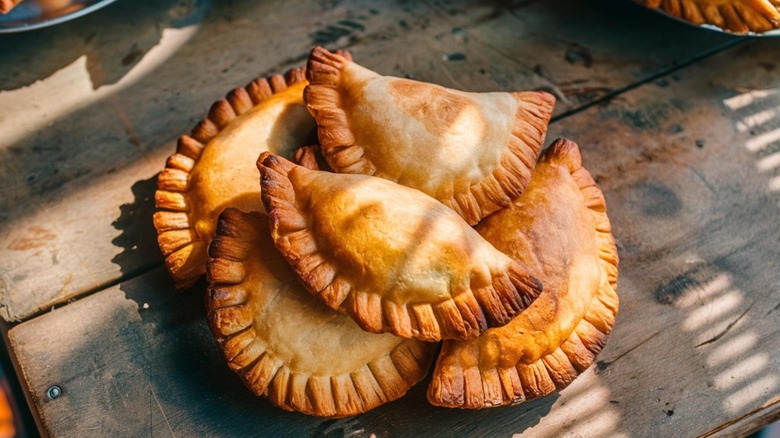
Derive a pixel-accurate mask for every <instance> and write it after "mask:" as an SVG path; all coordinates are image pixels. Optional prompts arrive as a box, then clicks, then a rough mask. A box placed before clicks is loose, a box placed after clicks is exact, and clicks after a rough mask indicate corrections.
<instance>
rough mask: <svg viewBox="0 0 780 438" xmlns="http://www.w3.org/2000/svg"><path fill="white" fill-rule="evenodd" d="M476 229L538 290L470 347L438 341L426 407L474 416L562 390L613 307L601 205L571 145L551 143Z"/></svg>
mask: <svg viewBox="0 0 780 438" xmlns="http://www.w3.org/2000/svg"><path fill="white" fill-rule="evenodd" d="M477 231H479V233H480V234H481V235H482V236H483V237H484V238H485V239H486V240H487V241H488V242H490V243H492V244H493V245H495V247H496V248H497V249H498V250H500V251H503V252H504V253H505V254H507V255H509V256H510V257H512V258H514V259H515V260H519V261H521V262H523V263H524V266H528V267H529V269H530V273H531V274H532V275H534V276H536V277H537V278H539V279H540V280H541V281H542V282H543V283H544V292H542V294H541V295H540V296H539V298H538V299H537V300H536V301H534V303H533V304H531V306H530V307H529V308H528V309H526V310H525V311H524V312H523V313H521V314H520V315H519V316H517V317H516V318H515V319H513V320H512V321H511V322H510V323H509V324H507V325H505V326H503V327H501V328H496V329H490V330H488V331H486V332H485V333H483V334H482V336H480V337H479V338H477V339H474V340H470V341H446V342H445V343H444V345H443V346H442V350H441V353H440V355H439V358H438V360H437V363H436V368H435V371H434V376H433V380H432V382H431V385H430V387H429V390H428V399H429V400H430V402H431V403H433V404H435V405H439V406H447V407H458V408H472V409H474V408H477V409H478V408H483V407H489V406H500V405H507V404H514V403H520V402H523V401H526V400H530V399H533V398H536V397H540V396H543V395H547V394H549V393H551V392H553V391H555V390H556V389H557V390H560V389H562V388H564V387H566V386H567V385H568V384H569V383H571V381H572V380H573V379H574V378H575V377H577V376H578V375H579V374H580V373H581V372H583V371H584V370H585V369H586V368H588V367H589V366H590V365H591V364H592V363H593V361H594V360H595V356H596V355H597V354H598V353H599V352H600V351H601V349H602V348H603V346H604V343H605V342H606V339H607V335H608V334H609V332H610V330H611V328H612V324H613V323H614V319H615V315H616V313H617V309H618V297H617V294H616V293H615V287H616V284H617V266H618V255H617V250H616V248H615V243H614V239H613V237H612V234H611V231H610V223H609V219H608V218H607V215H606V206H605V203H604V197H603V195H602V193H601V190H599V188H598V186H597V185H596V183H595V182H594V181H593V179H592V178H591V176H590V174H589V173H588V171H587V170H585V169H584V168H583V167H582V164H581V157H580V153H579V150H578V148H577V145H576V144H574V143H573V142H571V141H568V140H558V141H557V142H556V143H555V144H554V145H553V146H552V147H551V148H550V149H549V150H547V151H545V153H544V154H543V155H542V159H541V160H540V161H539V164H538V165H537V166H536V169H535V170H534V174H533V178H532V179H531V184H530V185H529V186H528V189H527V190H526V192H525V193H523V195H522V196H520V197H519V198H518V199H517V200H516V201H515V202H514V203H513V204H512V206H511V207H509V208H506V209H504V210H501V211H499V212H497V213H495V214H493V215H492V216H490V217H488V218H487V219H485V220H484V221H482V222H481V223H480V224H479V225H478V226H477Z"/></svg>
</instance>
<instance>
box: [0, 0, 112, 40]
mask: <svg viewBox="0 0 780 438" xmlns="http://www.w3.org/2000/svg"><path fill="white" fill-rule="evenodd" d="M115 1H116V0H24V1H22V2H21V3H19V4H18V5H17V6H16V7H15V8H14V9H12V10H11V12H9V13H8V14H5V15H2V14H0V33H13V32H24V31H26V30H33V29H40V28H42V27H48V26H54V25H55V24H60V23H64V22H66V21H70V20H73V19H74V18H78V17H81V16H83V15H86V14H89V13H90V12H94V11H97V10H98V9H100V8H103V7H105V6H108V5H110V4H111V3H113V2H115Z"/></svg>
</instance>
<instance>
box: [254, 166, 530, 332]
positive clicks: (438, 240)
mask: <svg viewBox="0 0 780 438" xmlns="http://www.w3.org/2000/svg"><path fill="white" fill-rule="evenodd" d="M258 167H259V168H260V173H261V175H262V180H261V185H262V196H263V203H264V204H265V206H266V209H267V210H268V214H269V217H270V221H271V235H272V237H273V239H274V242H275V243H276V246H277V248H279V250H280V251H281V253H282V255H283V256H284V257H285V258H286V259H287V261H289V262H290V264H291V265H292V266H293V269H294V270H295V271H296V273H297V274H298V275H299V277H300V278H301V280H302V281H303V283H304V284H305V285H306V287H307V289H309V291H310V292H311V293H313V294H314V295H316V296H318V297H319V298H320V299H322V300H323V301H324V302H325V303H327V304H328V305H329V306H330V307H332V308H334V309H337V308H343V309H344V310H346V311H347V313H349V314H350V315H351V316H352V317H353V318H355V320H356V321H357V322H358V324H359V325H360V326H361V327H362V328H363V329H365V330H368V331H371V332H376V333H379V332H384V331H390V332H392V333H394V334H396V335H398V336H402V337H405V338H412V337H413V338H418V339H423V340H428V341H437V340H439V339H443V338H444V339H467V338H472V337H475V336H477V335H479V334H480V333H482V332H483V331H484V330H485V329H486V328H487V327H488V326H490V327H496V326H501V325H503V324H506V323H507V322H509V320H511V319H512V318H513V317H514V315H516V314H517V313H518V312H520V311H521V310H522V309H524V308H525V307H527V306H528V305H529V304H530V303H531V302H532V301H533V299H534V298H536V296H538V294H539V292H540V290H541V285H540V284H539V282H538V281H536V279H534V278H532V277H530V276H528V275H526V273H525V269H524V268H523V267H522V266H521V265H520V264H518V263H517V262H514V261H512V260H511V259H510V258H509V257H507V256H505V255H504V254H502V253H501V252H499V251H497V250H496V249H495V248H493V247H492V246H491V245H490V244H489V243H487V242H486V241H485V240H484V239H483V238H482V237H480V236H479V234H477V233H476V231H474V230H473V229H472V228H471V227H469V226H468V224H466V222H464V221H463V219H461V218H460V217H459V216H458V215H457V214H456V213H455V212H454V211H452V210H451V209H449V208H447V207H445V206H444V205H442V204H441V203H439V202H438V201H436V200H435V199H433V198H431V197H429V196H427V195H425V194H424V193H422V192H420V191H418V190H414V189H411V188H408V187H404V186H401V185H398V184H396V183H394V182H391V181H387V180H384V179H381V178H375V177H372V176H367V175H351V174H338V173H329V172H321V171H315V170H309V169H306V168H304V167H301V166H297V165H295V164H293V163H291V162H289V161H287V160H285V159H283V158H281V157H278V156H275V155H272V154H269V153H263V155H261V156H260V159H259V161H258Z"/></svg>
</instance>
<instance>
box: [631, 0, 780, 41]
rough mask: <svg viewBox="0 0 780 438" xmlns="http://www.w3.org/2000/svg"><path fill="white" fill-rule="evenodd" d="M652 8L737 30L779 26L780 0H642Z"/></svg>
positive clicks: (686, 18)
mask: <svg viewBox="0 0 780 438" xmlns="http://www.w3.org/2000/svg"><path fill="white" fill-rule="evenodd" d="M643 1H644V3H645V4H646V5H647V6H649V7H651V8H660V9H663V10H664V11H665V12H666V13H668V14H670V15H674V16H675V17H680V18H683V19H685V20H688V21H690V22H691V23H693V24H698V25H701V24H712V25H715V26H718V27H720V28H722V29H723V30H726V31H729V32H734V33H748V32H751V31H752V32H758V33H761V32H767V31H770V30H772V29H777V28H780V0H643Z"/></svg>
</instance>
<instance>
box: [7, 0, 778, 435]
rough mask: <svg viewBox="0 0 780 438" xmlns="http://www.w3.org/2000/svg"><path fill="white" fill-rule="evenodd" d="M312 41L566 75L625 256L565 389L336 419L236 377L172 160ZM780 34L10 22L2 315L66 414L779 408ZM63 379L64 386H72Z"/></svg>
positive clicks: (262, 13)
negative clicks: (171, 215) (222, 105)
mask: <svg viewBox="0 0 780 438" xmlns="http://www.w3.org/2000/svg"><path fill="white" fill-rule="evenodd" d="M314 44H324V45H326V46H328V47H330V48H349V49H350V50H351V51H352V53H353V55H354V57H355V59H356V60H357V61H359V62H360V63H362V64H364V65H366V66H368V67H370V68H372V69H375V70H377V71H379V72H382V73H385V74H392V75H397V76H404V75H406V76H409V77H414V78H416V79H420V80H425V81H431V82H436V83H439V84H442V85H445V86H449V87H455V88H460V89H465V90H472V91H489V90H523V89H544V90H548V91H550V92H552V93H554V94H555V95H556V96H557V97H558V104H557V107H556V113H555V114H556V116H555V119H554V121H553V123H552V124H551V126H550V131H549V134H548V140H552V139H554V138H555V137H558V136H567V137H570V138H572V139H574V140H576V141H577V142H579V144H580V145H581V147H582V149H583V155H584V161H585V165H586V166H587V167H588V168H589V169H590V170H591V171H592V173H593V174H594V176H595V178H596V179H597V181H598V182H599V183H600V184H601V187H602V188H603V189H604V192H605V195H606V199H607V203H608V207H609V213H610V217H611V218H612V221H613V227H614V233H615V237H616V239H617V242H618V247H619V250H620V255H621V258H622V260H621V261H622V263H621V273H620V282H619V286H618V292H619V294H620V296H621V310H620V314H619V316H618V320H617V324H616V327H615V329H614V331H613V334H612V336H611V338H610V340H609V343H608V344H607V347H606V349H605V350H604V352H603V353H602V355H601V356H600V358H599V361H598V363H597V364H596V366H594V367H592V368H591V369H590V370H588V371H587V372H586V373H585V374H584V375H582V376H581V377H580V378H579V379H577V380H576V381H575V382H574V383H573V384H572V385H571V386H570V387H569V388H567V389H566V390H564V391H562V392H561V393H560V394H558V395H555V396H552V397H547V398H544V399H541V400H537V401H534V402H531V403H527V404H523V405H519V406H515V407H509V408H500V409H486V410H483V411H478V412H471V411H453V410H447V409H442V408H435V407H432V406H429V405H428V403H427V402H426V400H425V386H426V383H427V382H423V384H422V385H420V386H418V387H417V388H415V389H413V390H412V391H411V392H410V393H409V394H408V395H407V396H406V397H404V398H402V399H401V400H398V401H396V402H393V403H390V404H388V405H385V406H382V407H380V408H378V409H376V410H374V411H372V412H369V413H367V414H364V415H361V416H358V417H355V418H349V419H344V420H326V421H324V420H319V419H316V418H311V417H306V416H303V415H300V414H293V413H287V412H283V411H281V410H279V409H276V408H274V407H273V406H271V405H270V404H269V403H267V402H266V401H264V400H262V399H258V398H255V397H254V396H253V395H251V394H250V393H249V392H248V391H247V390H245V389H244V388H243V386H242V385H241V383H240V382H239V380H238V378H237V377H236V376H234V375H233V374H232V373H231V372H230V371H229V370H228V369H227V367H226V366H225V364H224V363H223V360H222V359H221V357H220V355H219V353H218V351H217V349H216V346H215V344H214V342H213V340H212V337H211V335H210V333H209V330H208V328H207V326H206V323H205V318H204V307H203V292H204V284H203V282H201V283H199V284H198V285H197V286H196V287H194V288H192V289H190V290H188V291H185V292H183V293H176V292H174V290H173V287H172V283H171V281H170V279H169V277H168V275H167V273H166V272H165V270H164V268H163V267H162V256H161V254H160V253H159V250H158V249H157V246H156V235H155V232H154V229H153V227H152V223H151V214H152V212H153V211H154V205H153V192H154V189H155V184H156V182H155V179H156V175H157V173H158V172H159V171H160V170H161V169H162V166H163V163H164V160H165V157H166V156H167V155H169V154H170V153H172V152H173V150H174V143H175V139H176V137H177V136H178V135H180V134H181V133H184V132H186V131H187V130H188V129H189V128H190V127H191V126H192V125H193V124H194V123H195V122H196V121H197V120H198V119H199V118H201V117H202V116H203V115H204V113H205V112H206V111H207V109H208V107H209V105H210V104H211V102H212V101H214V100H216V99H217V98H219V97H221V96H222V95H224V94H225V93H226V92H227V91H228V90H230V89H231V88H233V87H235V86H239V85H243V84H245V83H247V82H248V81H250V80H251V79H253V78H255V77H257V76H260V75H265V74H269V73H273V72H281V71H283V70H285V69H287V68H289V67H293V66H298V65H301V64H302V63H303V62H304V60H305V58H306V55H307V53H308V51H309V49H310V48H311V46H312V45H314ZM778 53H780V40H769V39H764V40H758V39H748V38H738V37H732V36H727V35H723V34H719V33H715V32H711V31H706V30H699V29H694V28H692V27H688V26H685V25H682V24H679V23H676V22H672V21H670V20H667V19H665V18H662V17H660V16H657V15H656V14H654V13H651V12H648V11H646V10H644V9H642V8H641V7H639V6H637V5H635V4H633V3H629V2H628V1H617V0H614V1H606V0H602V1H595V0H592V1H576V0H559V1H557V2H546V1H520V2H512V1H494V2H488V1H481V2H480V1H448V0H441V1H439V0H437V1H433V0H429V1H424V2H406V1H393V2H367V1H361V0H344V1H315V0H308V1H302V2H284V1H281V0H269V1H263V2H258V1H254V0H233V1H208V0H201V1H195V0H178V1H173V0H138V1H134V2H130V1H121V2H117V3H115V4H114V5H112V6H110V7H108V8H106V9H103V10H101V11H99V12H97V13H95V14H93V15H90V16H87V17H84V18H82V19H79V20H77V21H74V22H71V23H67V24H64V25H60V26H57V27H54V28H49V29H44V30H40V31H35V32H29V33H24V34H17V35H7V36H2V37H0V66H1V68H0V126H2V129H1V130H0V187H1V188H2V190H0V260H2V261H1V262H0V315H2V318H3V319H5V320H6V321H8V322H9V323H10V324H9V327H10V330H8V331H7V333H6V340H7V342H8V345H9V348H10V351H11V354H12V357H13V358H14V361H15V365H16V368H17V372H18V373H19V376H20V379H21V380H22V384H23V386H24V387H25V388H26V391H27V396H28V402H29V403H30V405H31V407H32V410H33V412H34V414H35V416H36V418H37V421H38V422H39V427H40V428H41V431H42V432H43V433H45V434H48V435H51V436H147V435H148V436H155V437H156V436H242V435H250V436H275V435H276V436H287V435H290V436H342V435H346V436H369V435H375V436H376V437H386V436H404V437H405V436H430V437H434V436H447V437H449V436H479V437H482V436H513V435H514V434H517V436H523V437H526V436H528V437H536V436H540V437H544V436H604V435H618V436H648V437H655V436H698V435H704V436H711V435H721V436H730V435H734V434H744V433H748V432H750V431H752V430H754V429H756V428H758V427H760V426H762V425H764V424H767V423H769V422H770V421H773V420H774V419H777V418H778V417H780V333H779V332H780V287H779V286H778V284H780V214H779V213H780V55H778ZM55 386H56V387H57V388H59V389H60V394H59V396H57V397H52V395H58V394H56V389H52V388H54V387H55Z"/></svg>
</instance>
